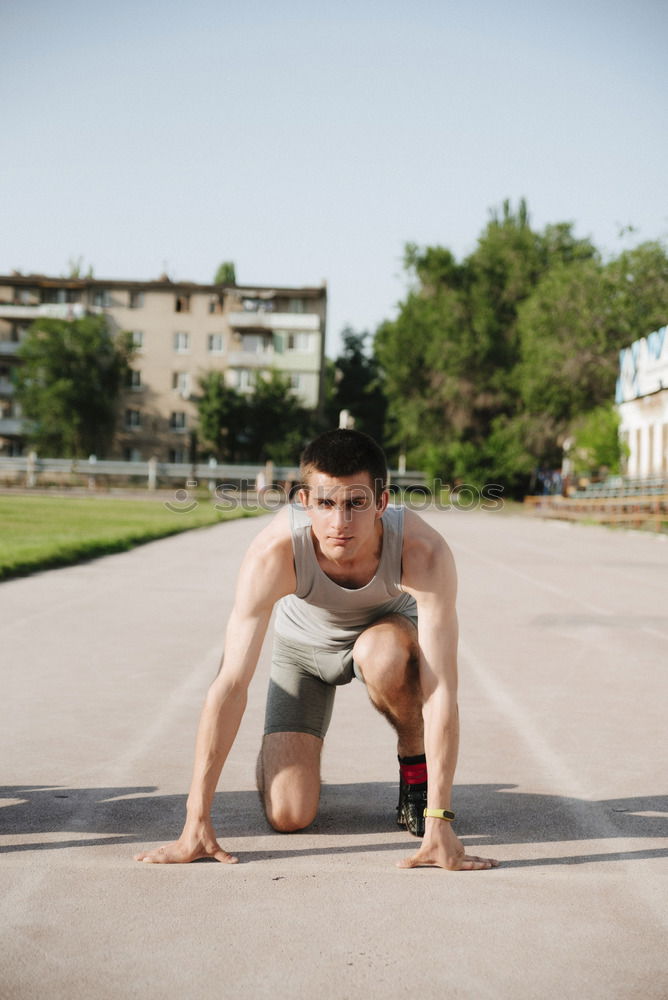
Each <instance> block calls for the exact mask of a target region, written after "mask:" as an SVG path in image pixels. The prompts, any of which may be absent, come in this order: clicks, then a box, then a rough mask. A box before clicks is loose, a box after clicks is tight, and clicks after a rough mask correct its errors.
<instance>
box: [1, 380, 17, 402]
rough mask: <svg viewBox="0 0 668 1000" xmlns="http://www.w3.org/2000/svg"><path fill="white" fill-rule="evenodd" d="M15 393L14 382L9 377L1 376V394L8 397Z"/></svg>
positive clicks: (4, 397)
mask: <svg viewBox="0 0 668 1000" xmlns="http://www.w3.org/2000/svg"><path fill="white" fill-rule="evenodd" d="M13 395H14V383H13V382H10V381H9V379H8V378H0V396H2V397H3V399H6V398H7V397H8V396H13Z"/></svg>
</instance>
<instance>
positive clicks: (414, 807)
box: [397, 778, 427, 837]
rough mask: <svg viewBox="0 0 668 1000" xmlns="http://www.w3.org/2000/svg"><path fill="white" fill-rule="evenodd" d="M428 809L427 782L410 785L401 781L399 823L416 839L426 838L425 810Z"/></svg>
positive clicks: (398, 808)
mask: <svg viewBox="0 0 668 1000" xmlns="http://www.w3.org/2000/svg"><path fill="white" fill-rule="evenodd" d="M426 808H427V782H426V781H422V782H420V784H419V785H409V784H408V782H407V781H404V780H403V779H402V778H400V779H399V805H398V806H397V823H398V824H399V826H405V827H406V829H407V830H408V832H409V833H412V834H413V836H414V837H424V815H423V813H424V810H425V809H426Z"/></svg>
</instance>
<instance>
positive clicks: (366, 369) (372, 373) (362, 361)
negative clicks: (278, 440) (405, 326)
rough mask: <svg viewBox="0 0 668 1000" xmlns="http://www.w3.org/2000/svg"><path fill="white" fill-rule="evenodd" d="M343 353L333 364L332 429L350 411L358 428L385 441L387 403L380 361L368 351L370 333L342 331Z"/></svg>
mask: <svg viewBox="0 0 668 1000" xmlns="http://www.w3.org/2000/svg"><path fill="white" fill-rule="evenodd" d="M342 338H343V350H342V351H341V354H339V356H338V357H337V358H336V361H334V362H333V365H332V372H331V381H330V383H329V386H328V390H329V391H328V393H327V402H326V407H325V416H326V420H327V425H328V429H329V428H332V427H338V424H339V415H340V413H341V410H348V411H349V413H350V415H351V416H352V417H353V418H354V420H355V428H356V430H359V431H364V432H365V433H366V434H370V435H371V437H373V438H376V439H377V440H378V441H382V440H383V435H384V428H385V419H386V411H387V401H386V398H385V393H384V392H383V386H382V378H381V373H380V370H379V365H378V361H377V359H376V358H375V357H374V356H373V355H371V354H369V353H368V352H367V350H366V344H367V341H368V340H369V334H368V333H356V332H355V330H353V329H352V328H351V327H346V328H345V329H344V330H343V332H342Z"/></svg>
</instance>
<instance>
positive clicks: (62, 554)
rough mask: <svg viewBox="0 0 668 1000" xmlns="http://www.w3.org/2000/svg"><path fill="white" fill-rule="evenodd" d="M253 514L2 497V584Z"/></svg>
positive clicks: (204, 507)
mask: <svg viewBox="0 0 668 1000" xmlns="http://www.w3.org/2000/svg"><path fill="white" fill-rule="evenodd" d="M249 516H252V512H251V511H248V510H243V509H241V508H235V509H234V510H225V511H220V510H216V508H215V507H214V505H213V503H211V502H210V501H208V502H204V503H198V504H197V505H196V506H195V507H194V509H192V510H178V509H177V510H169V509H168V508H167V507H166V506H165V504H164V502H163V500H162V499H158V498H156V499H155V500H125V499H121V498H113V499H107V498H104V499H101V498H97V497H63V496H58V497H48V496H35V497H32V496H25V495H21V496H16V497H12V496H0V580H8V579H10V578H11V577H17V576H25V575H27V574H28V573H35V572H37V571H39V570H44V569H54V568H56V567H59V566H71V565H72V564H74V563H77V562H81V561H82V560H86V559H94V558H97V557H98V556H104V555H110V554H112V553H114V552H126V551H128V550H129V549H132V548H134V547H135V546H137V545H142V544H144V543H145V542H151V541H154V540H155V539H157V538H165V537H167V536H168V535H175V534H178V533H180V532H182V531H190V530H192V529H193V528H202V527H205V526H207V525H212V524H218V523H219V522H221V521H227V520H231V519H235V518H237V517H249Z"/></svg>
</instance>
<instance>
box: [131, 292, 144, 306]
mask: <svg viewBox="0 0 668 1000" xmlns="http://www.w3.org/2000/svg"><path fill="white" fill-rule="evenodd" d="M128 304H129V306H130V309H142V308H143V306H144V293H143V292H130V296H129V301H128Z"/></svg>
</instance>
